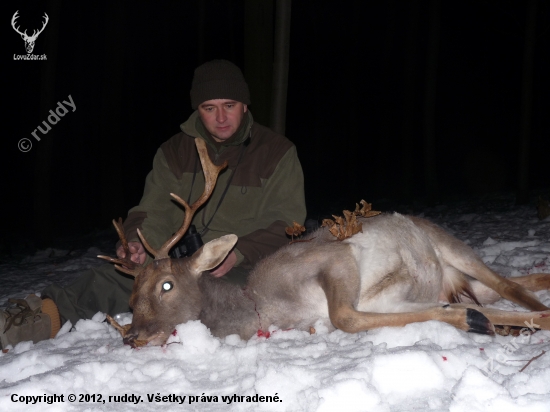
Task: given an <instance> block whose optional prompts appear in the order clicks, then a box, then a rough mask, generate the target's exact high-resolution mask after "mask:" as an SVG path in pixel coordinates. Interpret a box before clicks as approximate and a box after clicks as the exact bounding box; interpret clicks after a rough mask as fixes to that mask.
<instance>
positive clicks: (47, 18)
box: [31, 12, 50, 38]
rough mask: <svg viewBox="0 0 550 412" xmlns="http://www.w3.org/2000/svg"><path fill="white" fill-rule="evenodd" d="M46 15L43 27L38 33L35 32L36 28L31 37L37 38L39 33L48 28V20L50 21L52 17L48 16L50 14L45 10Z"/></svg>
mask: <svg viewBox="0 0 550 412" xmlns="http://www.w3.org/2000/svg"><path fill="white" fill-rule="evenodd" d="M44 16H45V17H46V21H45V22H44V24H43V25H42V28H41V29H40V30H38V32H37V33H35V31H36V30H33V33H32V36H31V38H36V37H38V35H39V34H40V33H42V32H43V31H44V29H45V28H46V24H48V22H49V21H50V18H49V17H48V15H47V14H46V13H45V12H44Z"/></svg>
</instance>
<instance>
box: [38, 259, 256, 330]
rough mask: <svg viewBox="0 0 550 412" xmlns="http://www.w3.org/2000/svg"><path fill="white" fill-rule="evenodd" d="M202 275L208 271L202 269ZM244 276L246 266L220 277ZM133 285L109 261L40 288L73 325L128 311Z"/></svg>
mask: <svg viewBox="0 0 550 412" xmlns="http://www.w3.org/2000/svg"><path fill="white" fill-rule="evenodd" d="M203 276H210V275H208V274H206V273H205V274H204V275H203ZM247 276H248V271H247V270H245V269H242V268H239V267H235V268H233V269H231V270H230V271H229V272H228V273H227V274H226V275H225V276H224V277H223V278H225V279H227V280H228V281H230V282H235V283H239V284H242V285H244V284H245V283H246V279H247ZM133 286H134V278H132V277H130V276H127V275H123V274H121V273H119V272H117V271H116V270H115V268H114V266H113V265H112V264H106V265H102V266H98V267H97V268H92V269H89V270H87V271H85V272H83V273H82V274H81V275H80V276H79V277H78V279H76V280H75V281H74V282H73V283H72V284H70V285H69V286H67V287H65V288H60V287H59V286H57V285H50V286H48V287H47V288H46V289H44V291H42V296H47V297H49V298H51V299H52V300H53V301H54V302H55V304H56V305H57V307H58V309H59V314H60V315H61V322H62V323H65V322H66V321H67V320H70V321H71V323H72V324H73V325H74V324H75V323H76V322H77V321H78V320H79V319H90V318H91V317H92V316H94V315H95V314H96V313H97V312H100V311H101V312H103V313H107V314H109V315H111V316H114V315H116V314H117V313H122V312H129V311H130V307H129V306H128V302H129V300H130V294H131V293H132V288H133Z"/></svg>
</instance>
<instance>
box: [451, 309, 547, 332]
mask: <svg viewBox="0 0 550 412" xmlns="http://www.w3.org/2000/svg"><path fill="white" fill-rule="evenodd" d="M451 306H452V307H454V308H466V309H473V310H476V311H478V312H481V313H482V314H483V315H484V316H486V317H487V318H488V319H489V320H490V321H491V323H492V324H493V325H502V326H523V327H526V326H528V327H533V328H536V329H544V330H550V310H547V311H542V312H509V311H505V310H498V309H490V308H483V307H479V306H475V305H470V304H462V303H456V304H452V305H451Z"/></svg>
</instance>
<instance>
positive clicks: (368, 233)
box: [100, 139, 550, 347]
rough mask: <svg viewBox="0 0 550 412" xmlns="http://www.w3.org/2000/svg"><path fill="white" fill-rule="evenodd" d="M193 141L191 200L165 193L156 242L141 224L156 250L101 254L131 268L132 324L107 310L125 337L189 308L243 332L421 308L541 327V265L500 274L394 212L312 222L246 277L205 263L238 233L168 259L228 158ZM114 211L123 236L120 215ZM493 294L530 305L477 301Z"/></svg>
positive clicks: (474, 324) (360, 324) (374, 322)
mask: <svg viewBox="0 0 550 412" xmlns="http://www.w3.org/2000/svg"><path fill="white" fill-rule="evenodd" d="M196 144H197V149H198V151H199V154H200V159H201V163H202V166H203V170H204V172H205V176H206V185H205V190H204V193H203V195H202V196H201V197H200V198H199V199H198V200H197V201H196V202H195V203H194V204H193V205H192V206H188V205H187V203H186V202H185V201H183V200H181V199H180V198H179V197H177V196H175V195H173V194H172V197H174V198H175V199H176V200H177V201H178V203H180V204H181V205H182V206H183V207H184V209H185V219H184V222H183V224H182V226H181V228H180V229H179V230H178V231H177V232H176V234H175V235H174V236H173V237H172V238H170V239H169V240H168V241H166V243H165V244H164V245H163V246H162V247H161V248H160V249H159V250H154V249H153V248H152V247H151V246H150V245H149V244H148V243H147V241H146V239H145V238H144V237H143V236H142V234H141V233H138V235H139V237H140V239H141V241H142V242H143V244H144V246H145V247H146V248H147V250H148V251H149V252H150V253H151V254H152V255H153V256H154V257H155V260H154V261H153V262H151V263H150V264H149V265H148V266H146V267H140V266H137V264H136V263H134V262H132V261H130V260H129V258H125V259H113V258H109V257H106V256H100V257H101V258H103V259H107V260H109V261H111V262H114V263H116V267H117V269H118V270H120V271H122V272H124V273H127V274H129V275H132V276H134V277H135V283H134V287H133V291H132V295H131V297H130V306H131V307H132V308H133V314H134V315H133V320H132V324H131V325H127V326H125V327H120V326H119V325H118V324H116V322H114V321H113V320H112V318H110V317H108V318H109V320H110V322H111V323H112V324H113V325H114V326H115V327H117V328H118V329H119V331H120V332H121V334H122V336H123V340H124V343H126V344H130V345H131V346H133V347H136V346H142V345H146V344H150V345H162V344H164V343H165V342H166V340H167V339H168V337H169V336H170V334H171V333H172V332H173V330H174V328H175V326H176V325H178V324H180V323H184V322H187V321H189V320H197V319H200V320H201V322H203V323H204V324H205V325H206V326H207V327H208V328H210V330H211V332H212V334H213V335H214V336H218V337H224V336H227V335H230V334H238V335H239V336H240V337H241V338H243V339H248V338H250V337H251V336H253V335H254V334H257V333H259V332H264V333H265V332H267V328H268V327H269V326H270V325H275V326H276V327H277V328H280V329H290V328H295V329H300V330H305V331H308V330H310V328H311V327H312V326H313V325H315V324H316V322H319V321H321V322H324V323H325V324H326V325H327V326H328V327H329V328H330V329H334V328H338V329H342V330H343V331H346V332H350V333H353V332H359V331H364V330H368V329H374V328H379V327H383V326H404V325H407V324H409V323H413V322H423V321H428V320H439V321H443V322H446V323H449V324H451V325H453V326H455V327H457V328H459V329H462V330H464V331H469V332H477V333H482V334H490V335H491V334H494V326H493V325H512V326H525V322H529V324H530V325H533V324H534V325H535V327H537V328H541V329H550V310H549V308H548V307H546V306H545V305H543V304H542V303H541V302H540V301H539V300H538V299H537V298H536V296H535V294H534V293H533V291H538V290H542V289H548V288H550V274H533V275H529V276H523V277H518V278H513V279H506V278H503V277H501V276H499V275H497V274H496V273H495V272H493V271H492V270H491V269H489V268H488V267H487V266H486V265H485V264H484V263H483V262H482V261H481V259H480V258H479V257H478V256H476V255H475V253H474V252H473V250H472V249H471V248H470V247H468V246H467V245H466V244H464V243H462V242H461V241H459V240H457V239H456V238H454V237H452V236H451V235H449V234H447V233H446V232H445V231H444V230H443V229H441V228H440V227H438V226H436V225H435V224H432V223H430V222H428V221H427V220H424V219H421V218H418V217H412V216H403V215H400V214H398V213H394V214H382V215H379V216H376V217H372V218H358V221H359V222H360V223H362V225H363V227H362V232H359V233H357V234H354V235H353V236H351V237H349V238H347V239H345V240H342V241H340V240H336V239H335V238H334V237H333V236H332V234H330V232H329V228H327V227H324V228H321V229H319V230H318V231H317V232H315V233H313V234H311V235H309V236H308V237H306V238H305V240H304V241H299V242H294V243H292V244H289V245H287V246H285V247H283V248H281V249H279V250H278V251H277V252H275V253H274V254H272V255H271V256H268V257H266V258H265V259H263V260H262V261H260V262H259V263H258V264H257V266H256V267H255V268H254V269H253V271H252V272H251V273H250V275H249V278H248V282H247V284H246V286H245V287H244V288H242V287H240V286H239V285H236V284H233V283H230V282H228V281H226V280H224V279H223V278H213V277H212V276H210V275H209V274H208V271H209V270H210V269H212V268H214V267H216V266H217V265H219V264H220V263H221V262H222V261H223V259H224V258H225V257H226V256H227V254H228V253H229V252H230V251H231V249H232V248H233V247H234V246H235V244H236V243H237V240H238V239H237V236H235V235H226V236H223V237H221V238H219V239H216V240H213V241H211V242H208V243H207V244H205V245H204V246H203V247H202V248H201V249H199V250H198V251H197V252H196V253H195V254H194V255H193V256H191V257H186V258H182V259H170V258H169V257H168V251H169V250H170V248H171V247H172V246H173V245H174V244H175V243H177V242H178V241H179V239H180V238H181V236H182V235H183V234H184V233H185V231H186V230H187V228H188V226H189V224H190V222H191V219H192V216H193V213H195V211H196V210H197V209H198V208H199V207H200V206H201V205H202V204H203V203H204V202H206V200H207V199H208V197H209V196H210V194H211V192H212V190H213V188H214V185H215V181H216V179H217V175H218V174H219V172H220V170H221V169H222V168H223V167H224V166H225V165H223V166H221V167H217V166H215V165H213V164H212V162H211V161H210V159H209V158H208V154H207V152H206V147H205V145H204V142H203V141H202V140H201V139H196ZM114 223H115V227H116V228H117V231H118V232H119V236H120V238H121V240H122V242H123V244H124V245H127V242H126V239H125V236H124V233H123V230H122V225H121V223H120V221H119V223H118V224H117V223H116V222H114ZM126 256H127V257H128V256H130V253H129V252H128V250H127V251H126ZM500 297H503V298H505V299H508V300H510V301H512V302H515V303H517V304H518V305H521V306H523V307H525V308H527V309H528V310H530V312H507V311H502V310H495V309H487V308H484V307H482V306H481V303H489V302H494V301H496V300H498V299H499V298H500Z"/></svg>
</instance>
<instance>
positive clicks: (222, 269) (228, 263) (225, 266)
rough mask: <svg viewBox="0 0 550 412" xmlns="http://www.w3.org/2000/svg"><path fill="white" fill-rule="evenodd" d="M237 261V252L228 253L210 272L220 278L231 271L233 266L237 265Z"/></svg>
mask: <svg viewBox="0 0 550 412" xmlns="http://www.w3.org/2000/svg"><path fill="white" fill-rule="evenodd" d="M235 263H237V255H236V254H235V252H231V253H230V254H229V255H227V257H226V258H225V259H224V260H223V262H222V263H220V264H219V265H218V266H216V268H215V269H212V270H211V271H210V273H211V274H212V276H214V277H215V278H220V277H222V276H223V275H225V274H226V273H227V272H229V271H230V270H231V269H232V268H233V266H235Z"/></svg>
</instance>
